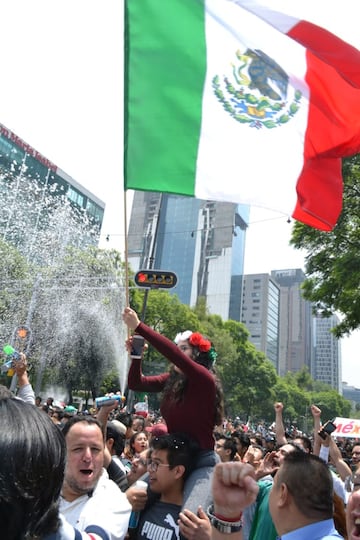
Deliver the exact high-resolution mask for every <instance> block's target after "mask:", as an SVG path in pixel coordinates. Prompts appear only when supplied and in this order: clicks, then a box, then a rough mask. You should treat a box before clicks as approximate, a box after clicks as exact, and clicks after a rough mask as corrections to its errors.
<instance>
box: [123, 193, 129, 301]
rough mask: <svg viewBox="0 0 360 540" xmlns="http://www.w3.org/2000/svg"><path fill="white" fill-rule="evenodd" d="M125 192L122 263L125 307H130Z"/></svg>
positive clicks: (125, 196)
mask: <svg viewBox="0 0 360 540" xmlns="http://www.w3.org/2000/svg"><path fill="white" fill-rule="evenodd" d="M126 200H127V190H126V189H124V231H125V234H124V261H125V305H126V306H129V305H130V299H129V296H130V295H129V256H128V251H129V250H128V233H127V203H126Z"/></svg>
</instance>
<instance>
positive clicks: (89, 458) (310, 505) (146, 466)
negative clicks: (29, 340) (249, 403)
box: [0, 308, 360, 540]
mask: <svg viewBox="0 0 360 540" xmlns="http://www.w3.org/2000/svg"><path fill="white" fill-rule="evenodd" d="M123 321H124V323H125V324H126V325H127V326H128V328H129V329H130V331H131V335H130V336H129V338H128V340H127V343H126V345H127V349H128V351H129V355H130V357H131V351H132V346H131V344H132V336H133V335H134V334H135V333H136V334H138V335H141V336H143V337H144V338H145V340H146V341H147V342H148V343H149V344H150V345H152V346H153V347H155V348H156V349H157V350H158V351H159V352H160V353H161V354H163V355H164V357H165V358H167V359H168V360H169V361H170V364H171V367H170V370H169V371H167V372H164V373H162V374H160V375H155V376H146V375H144V374H143V372H142V358H138V357H136V358H131V365H130V370H129V375H128V385H129V388H130V389H132V390H134V391H138V392H145V393H149V392H161V403H160V412H159V415H157V416H156V417H155V416H154V415H152V414H149V413H142V414H141V413H140V414H139V411H138V410H137V411H135V409H133V410H127V408H126V406H125V407H123V408H118V402H112V403H111V402H110V404H109V405H103V406H102V407H100V408H98V409H94V410H91V411H85V412H82V413H79V412H78V411H77V409H76V408H75V407H73V406H71V405H68V406H64V407H57V406H56V404H54V400H53V399H52V398H48V399H47V400H46V401H45V403H44V402H43V400H42V399H41V398H40V396H37V398H36V397H35V395H34V392H33V390H32V387H31V384H30V382H29V379H28V375H27V366H26V358H25V356H24V355H21V357H20V360H19V361H18V362H16V365H15V371H16V376H17V383H18V391H17V395H13V394H12V393H11V392H10V391H9V390H8V389H7V388H5V387H1V386H0V425H1V427H2V429H1V432H0V452H1V456H2V460H1V462H0V526H1V538H4V540H40V539H41V540H70V539H71V540H73V539H74V540H79V539H84V540H121V539H125V538H126V539H139V540H140V539H141V540H145V539H146V540H163V539H164V540H172V539H174V540H175V539H176V540H180V539H188V540H210V539H223V538H229V537H231V538H233V539H234V540H276V539H277V538H280V537H281V539H282V540H302V539H307V540H308V539H310V540H317V539H319V540H320V539H323V540H325V539H331V538H333V539H335V538H345V539H349V540H355V539H356V538H359V537H360V490H359V491H357V490H358V488H359V487H360V441H358V440H354V441H350V440H336V439H335V438H334V437H332V436H330V435H328V434H326V433H325V434H324V433H322V437H321V436H320V435H319V432H320V431H321V430H322V423H321V410H320V408H319V407H317V406H316V405H312V406H311V414H312V416H313V421H314V433H313V434H312V436H311V437H308V436H307V435H305V434H302V433H297V432H296V431H294V432H292V433H291V434H289V433H287V432H286V431H285V428H284V423H283V417H282V414H283V404H282V403H281V402H277V403H275V404H274V423H273V425H272V426H271V431H269V429H267V428H266V427H265V426H264V425H260V426H259V427H258V429H256V430H251V429H249V426H247V425H242V424H241V423H240V422H238V421H237V420H235V421H234V422H231V421H229V420H228V419H227V420H226V419H225V416H224V414H225V413H224V405H223V396H222V389H221V382H220V380H219V378H218V376H217V374H216V365H215V364H216V358H217V353H216V350H215V348H214V345H213V343H212V342H211V341H210V340H209V339H208V338H207V337H205V336H203V335H201V334H200V333H198V332H190V331H186V332H182V333H180V334H178V335H177V336H176V337H175V339H174V341H171V340H169V339H167V338H165V337H164V336H162V335H160V334H159V333H157V332H155V331H154V330H152V329H151V328H150V327H148V326H147V325H146V324H144V323H143V322H141V321H140V320H139V318H138V316H137V314H136V312H135V311H134V310H132V309H131V308H126V309H125V310H124V312H123Z"/></svg>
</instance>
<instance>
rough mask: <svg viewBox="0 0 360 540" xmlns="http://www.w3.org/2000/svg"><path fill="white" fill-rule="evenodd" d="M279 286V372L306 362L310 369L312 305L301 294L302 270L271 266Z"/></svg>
mask: <svg viewBox="0 0 360 540" xmlns="http://www.w3.org/2000/svg"><path fill="white" fill-rule="evenodd" d="M271 277H272V278H273V279H274V280H275V281H276V282H277V283H278V285H279V286H280V323H279V329H280V336H279V368H278V373H279V375H281V376H283V375H285V374H286V373H287V372H288V371H291V372H296V371H299V370H301V368H302V367H303V366H307V367H308V369H309V372H310V373H311V374H312V373H313V354H314V350H313V337H312V307H311V303H310V302H308V301H307V300H305V299H304V298H303V296H302V294H301V283H302V282H303V281H304V279H305V274H304V272H303V271H302V270H301V269H299V268H297V269H286V270H272V272H271Z"/></svg>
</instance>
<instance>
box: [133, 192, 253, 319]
mask: <svg viewBox="0 0 360 540" xmlns="http://www.w3.org/2000/svg"><path fill="white" fill-rule="evenodd" d="M248 217H249V207H248V206H245V205H236V204H233V203H222V202H213V201H202V200H199V199H194V198H190V197H181V196H175V195H168V194H160V193H152V192H141V191H136V192H135V194H134V200H133V206H132V212H131V217H130V224H129V232H128V238H129V248H128V256H129V262H130V264H131V266H132V269H133V270H134V271H136V270H138V269H139V268H157V269H162V270H171V271H173V272H175V273H176V274H177V276H178V284H177V286H176V288H175V289H174V290H173V292H174V293H175V294H177V295H178V296H179V298H180V300H181V302H183V303H184V304H188V305H190V306H193V305H195V304H196V301H197V299H198V298H199V297H203V298H205V299H206V305H207V308H208V309H209V311H210V313H214V314H218V315H220V316H221V317H222V318H223V319H225V320H227V319H229V318H231V319H234V320H237V321H240V318H241V291H242V283H243V267H244V251H245V234H246V228H247V223H248Z"/></svg>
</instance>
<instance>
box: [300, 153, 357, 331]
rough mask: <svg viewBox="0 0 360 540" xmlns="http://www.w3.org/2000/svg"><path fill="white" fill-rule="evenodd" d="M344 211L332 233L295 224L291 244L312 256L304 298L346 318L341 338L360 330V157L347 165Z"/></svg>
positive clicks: (338, 328) (325, 312)
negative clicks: (357, 329)
mask: <svg viewBox="0 0 360 540" xmlns="http://www.w3.org/2000/svg"><path fill="white" fill-rule="evenodd" d="M343 178H344V196H343V201H344V202H343V210H342V213H341V216H340V218H339V221H338V223H337V225H336V226H335V227H334V229H333V231H331V232H323V231H319V230H316V229H313V228H310V227H308V226H306V225H303V224H302V223H295V225H294V229H293V233H292V238H291V244H292V245H293V246H294V247H295V248H297V249H304V250H306V251H307V252H308V255H307V256H306V259H305V260H306V265H305V272H306V275H307V278H306V280H305V281H304V283H303V294H304V297H305V298H306V299H307V300H310V301H311V302H313V303H314V306H315V308H316V310H317V311H320V312H321V313H322V314H323V315H324V316H329V315H331V314H333V313H334V312H335V311H338V312H340V313H341V314H342V315H343V316H344V318H343V320H342V321H341V322H340V323H339V324H338V325H337V326H336V327H335V329H334V333H335V335H336V336H337V337H341V336H343V335H346V334H349V333H350V332H351V331H352V330H355V329H356V328H358V327H359V326H360V286H359V285H360V213H359V208H360V155H356V156H354V157H351V158H348V159H345V160H344V162H343Z"/></svg>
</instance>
